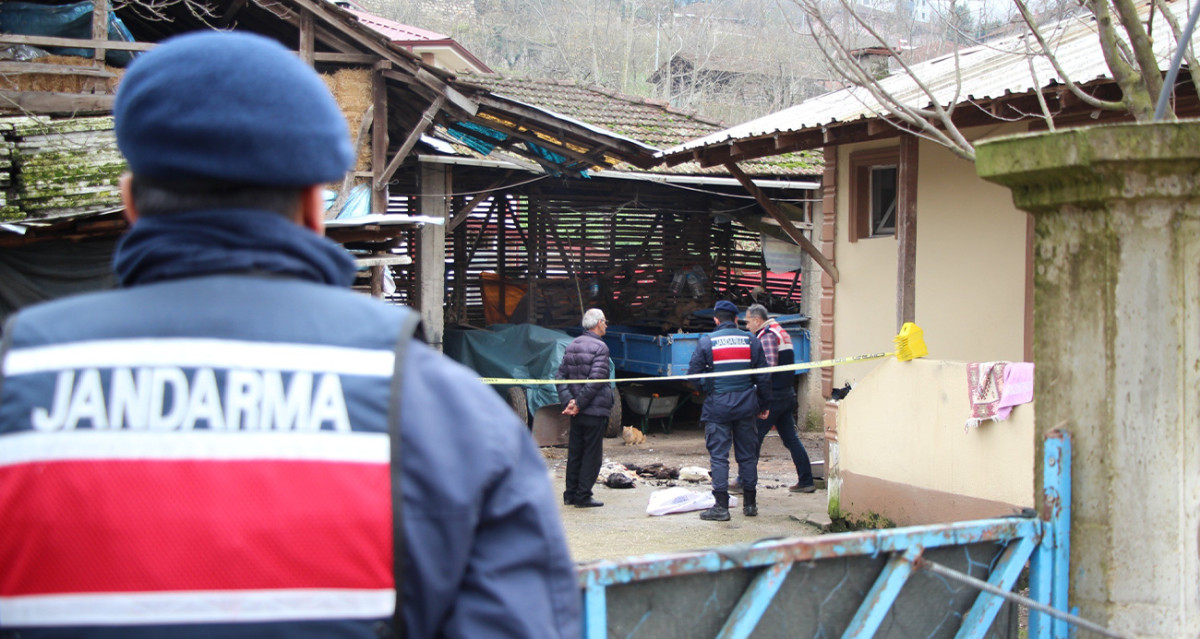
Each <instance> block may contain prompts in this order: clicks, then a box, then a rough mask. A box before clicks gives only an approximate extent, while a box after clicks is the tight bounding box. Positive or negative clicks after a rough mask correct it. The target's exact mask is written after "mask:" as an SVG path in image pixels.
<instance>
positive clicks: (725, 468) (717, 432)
mask: <svg viewBox="0 0 1200 639" xmlns="http://www.w3.org/2000/svg"><path fill="white" fill-rule="evenodd" d="M754 422H755V419H754V417H753V416H751V417H747V418H745V419H739V420H736V421H732V422H704V445H705V447H706V448H708V463H709V467H710V473H711V474H712V487H713V490H714V491H716V492H727V491H728V490H729V447H730V446H732V447H733V457H734V459H736V460H737V465H738V483H739V484H741V485H742V488H750V489H753V488H754V486H755V485H757V484H758V431H757V430H756V429H755V426H754Z"/></svg>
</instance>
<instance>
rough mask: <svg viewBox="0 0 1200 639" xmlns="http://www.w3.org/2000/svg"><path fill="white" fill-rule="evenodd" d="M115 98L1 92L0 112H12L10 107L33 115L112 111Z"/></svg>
mask: <svg viewBox="0 0 1200 639" xmlns="http://www.w3.org/2000/svg"><path fill="white" fill-rule="evenodd" d="M115 97H116V96H113V95H108V94H102V93H52V92H49V91H0V111H6V110H10V107H16V108H18V109H20V110H22V111H29V112H31V113H76V112H95V111H112V107H113V100H114V99H115Z"/></svg>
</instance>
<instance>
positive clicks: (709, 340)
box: [688, 322, 771, 423]
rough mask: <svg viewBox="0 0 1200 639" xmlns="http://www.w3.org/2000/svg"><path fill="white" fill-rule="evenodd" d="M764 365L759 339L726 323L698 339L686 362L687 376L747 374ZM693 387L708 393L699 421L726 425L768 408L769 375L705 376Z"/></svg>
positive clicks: (765, 362)
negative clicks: (742, 371) (719, 373)
mask: <svg viewBox="0 0 1200 639" xmlns="http://www.w3.org/2000/svg"><path fill="white" fill-rule="evenodd" d="M766 365H767V360H766V357H765V356H764V355H763V351H762V345H761V344H759V342H758V339H757V338H755V337H754V336H753V335H751V334H750V333H747V332H746V331H743V330H739V329H738V328H737V326H735V325H734V323H733V322H725V323H723V324H721V325H720V326H718V327H717V329H716V330H714V331H713V332H712V333H709V334H708V335H702V336H701V337H700V339H699V340H697V344H696V350H695V351H693V352H692V358H691V360H690V361H689V362H688V375H695V374H697V373H712V372H721V371H738V370H747V371H749V370H751V369H754V368H765V367H766ZM695 384H696V385H697V386H699V387H700V390H702V391H704V392H705V393H707V394H708V396H707V397H705V399H704V406H703V408H701V410H700V420H701V421H704V422H718V423H725V422H732V421H737V420H741V419H749V418H752V417H754V416H755V415H757V414H758V413H761V412H762V411H764V410H767V408H769V407H770V405H771V376H770V374H769V373H747V374H746V375H728V376H721V377H704V378H700V379H698V380H695Z"/></svg>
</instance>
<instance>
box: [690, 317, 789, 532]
mask: <svg viewBox="0 0 1200 639" xmlns="http://www.w3.org/2000/svg"><path fill="white" fill-rule="evenodd" d="M737 316H738V308H737V306H734V304H733V302H730V301H729V300H720V301H718V302H717V303H716V304H715V305H714V306H713V323H714V324H716V328H715V330H713V332H711V333H709V334H708V335H702V336H701V337H700V339H699V340H698V341H697V343H696V350H695V351H693V352H692V358H691V360H690V361H689V362H688V375H695V374H697V373H735V372H737V371H746V374H744V375H724V376H718V377H702V378H699V379H697V380H696V381H695V382H694V383H695V384H696V385H697V386H699V387H700V390H702V391H704V392H705V393H706V394H707V396H706V397H705V398H704V406H703V407H702V408H701V409H700V421H701V422H703V423H704V444H705V446H706V447H707V448H708V460H709V466H710V469H711V475H712V488H713V490H712V492H713V497H714V499H715V500H716V504H715V505H714V506H713V507H712V508H709V509H708V510H705V511H704V512H702V513H700V519H704V520H706V521H729V519H730V517H729V449H730V447H732V448H733V454H734V458H735V459H736V460H737V464H738V481H739V482H741V485H742V495H743V498H744V499H745V502H744V503H743V504H742V514H744V515H745V516H747V517H754V516H757V515H758V494H757V492H756V488H755V486H756V484H757V482H758V429H757V427H756V426H755V417H757V418H758V419H766V418H767V416H768V415H769V414H770V412H769V411H768V408H769V407H770V405H771V376H770V374H768V373H755V372H753V369H755V368H764V367H766V365H767V360H766V357H765V356H764V355H763V350H762V345H760V344H759V342H758V338H756V337H754V336H753V335H751V334H750V333H747V332H746V331H743V330H741V329H739V328H738V327H737Z"/></svg>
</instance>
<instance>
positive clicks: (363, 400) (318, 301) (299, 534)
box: [0, 213, 581, 638]
mask: <svg viewBox="0 0 1200 639" xmlns="http://www.w3.org/2000/svg"><path fill="white" fill-rule="evenodd" d="M243 217H244V218H245V219H237V218H234V217H228V216H221V215H214V216H213V227H214V228H207V227H206V228H202V229H199V230H197V229H195V228H188V226H187V220H186V219H182V218H181V219H179V220H171V221H170V222H166V223H159V222H152V223H150V224H146V226H145V227H143V224H144V223H145V222H146V221H147V220H145V219H143V220H142V221H139V223H138V224H137V225H135V227H134V230H133V231H132V232H131V233H130V235H129V236H128V237H127V238H126V240H125V241H124V242H123V244H122V246H121V247H120V248H119V249H118V254H117V269H118V272H119V273H121V275H122V282H123V284H124V285H125V286H127V288H125V289H123V290H117V291H111V292H104V293H98V294H91V295H85V296H80V297H75V298H69V299H65V300H61V301H57V302H52V303H49V304H45V305H41V306H37V307H33V308H30V309H27V310H25V311H22V312H21V313H19V314H17V315H16V317H15V319H14V320H13V321H12V322H11V323H10V324H9V325H8V329H7V330H6V332H5V335H4V340H5V345H6V350H5V352H4V354H3V360H2V361H3V373H4V374H3V378H0V383H2V387H0V400H2V401H0V451H2V452H0V520H3V521H4V522H5V525H4V532H3V533H0V566H4V569H3V571H0V591H2V592H3V595H0V634H2V633H3V631H10V630H17V631H19V632H20V636H22V637H43V636H72V637H80V636H83V637H172V638H174V637H270V636H287V637H289V638H297V637H300V638H302V637H318V636H342V637H377V636H379V634H378V633H379V631H380V628H381V627H382V626H383V625H389V624H390V617H391V615H392V613H393V608H394V596H395V594H394V581H393V577H392V568H391V566H392V543H391V542H392V533H391V526H392V523H391V503H390V496H389V479H388V478H389V470H388V464H389V447H388V436H387V413H388V409H389V406H388V404H389V396H390V391H389V385H390V383H391V377H392V374H391V369H392V366H393V363H394V346H395V340H396V329H397V326H398V323H399V321H400V319H401V316H402V314H404V313H407V312H410V311H407V310H406V309H402V308H397V307H389V306H386V305H383V304H380V303H378V302H376V301H375V300H372V299H370V298H369V297H366V296H363V295H361V294H357V293H353V292H351V291H349V290H347V289H346V288H344V287H341V286H331V285H329V284H333V283H336V284H339V285H340V284H344V283H346V281H347V279H348V277H352V275H353V270H352V268H353V267H352V263H350V262H349V261H348V258H346V256H345V254H344V252H342V251H341V249H340V248H338V247H336V245H333V244H332V243H328V242H327V241H326V240H324V238H319V237H317V236H316V235H315V234H312V233H311V232H309V231H306V230H304V229H301V228H300V227H298V226H296V225H294V224H291V223H290V222H288V221H286V220H284V219H283V218H281V217H278V216H273V215H269V214H263V213H251V214H248V216H243ZM309 236H311V237H309ZM314 243H315V244H314ZM274 244H280V245H283V246H285V247H293V248H285V249H281V250H280V251H276V252H274V253H272V252H271V251H264V250H263V247H269V246H272V245H274ZM294 247H301V249H295V248H294ZM339 254H340V255H339ZM247 264H249V266H247ZM231 266H232V268H233V269H234V270H235V271H239V272H234V273H228V272H222V271H223V270H224V269H226V268H230V267H231ZM243 269H244V270H247V271H249V272H240V271H242V270H243ZM403 380H404V382H403V388H402V389H401V392H400V397H401V400H400V408H401V414H402V422H401V423H402V427H401V430H402V442H403V458H402V461H401V469H402V477H403V498H404V503H403V511H402V513H403V530H404V541H405V549H406V552H405V572H404V581H403V596H404V600H403V603H404V611H403V612H404V620H405V625H406V626H407V631H408V636H409V637H481V636H489V637H490V636H507V637H571V636H578V635H579V633H580V627H581V621H580V593H579V588H578V585H577V581H576V578H575V571H574V566H573V565H572V562H571V559H570V556H569V553H568V550H567V546H566V543H565V540H564V535H563V531H562V524H561V522H560V519H559V515H558V511H557V507H556V505H555V499H554V496H553V495H552V494H551V488H550V483H549V481H548V480H547V476H546V468H545V464H544V462H543V461H542V459H541V456H540V455H539V454H538V451H537V449H536V447H535V446H534V445H533V443H532V441H531V439H530V437H529V434H528V431H527V429H526V428H525V426H524V425H523V424H521V423H520V422H519V421H518V420H517V419H516V418H515V417H514V416H513V415H512V412H511V410H509V409H508V408H507V406H506V405H505V404H504V403H503V401H502V400H501V399H500V398H499V397H498V396H497V395H496V394H495V393H494V392H492V391H491V390H489V389H487V388H486V387H484V386H482V385H481V384H480V383H479V382H478V380H477V379H476V378H475V375H473V374H472V373H471V372H470V371H468V370H467V369H465V368H463V367H461V366H459V365H457V364H455V363H453V362H451V361H449V360H447V359H446V358H444V357H443V356H442V355H440V354H439V353H437V352H436V351H434V350H432V349H430V348H428V347H427V346H424V345H422V344H417V343H414V344H412V346H411V347H410V348H409V349H408V351H407V355H406V359H405V362H404V376H403Z"/></svg>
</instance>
